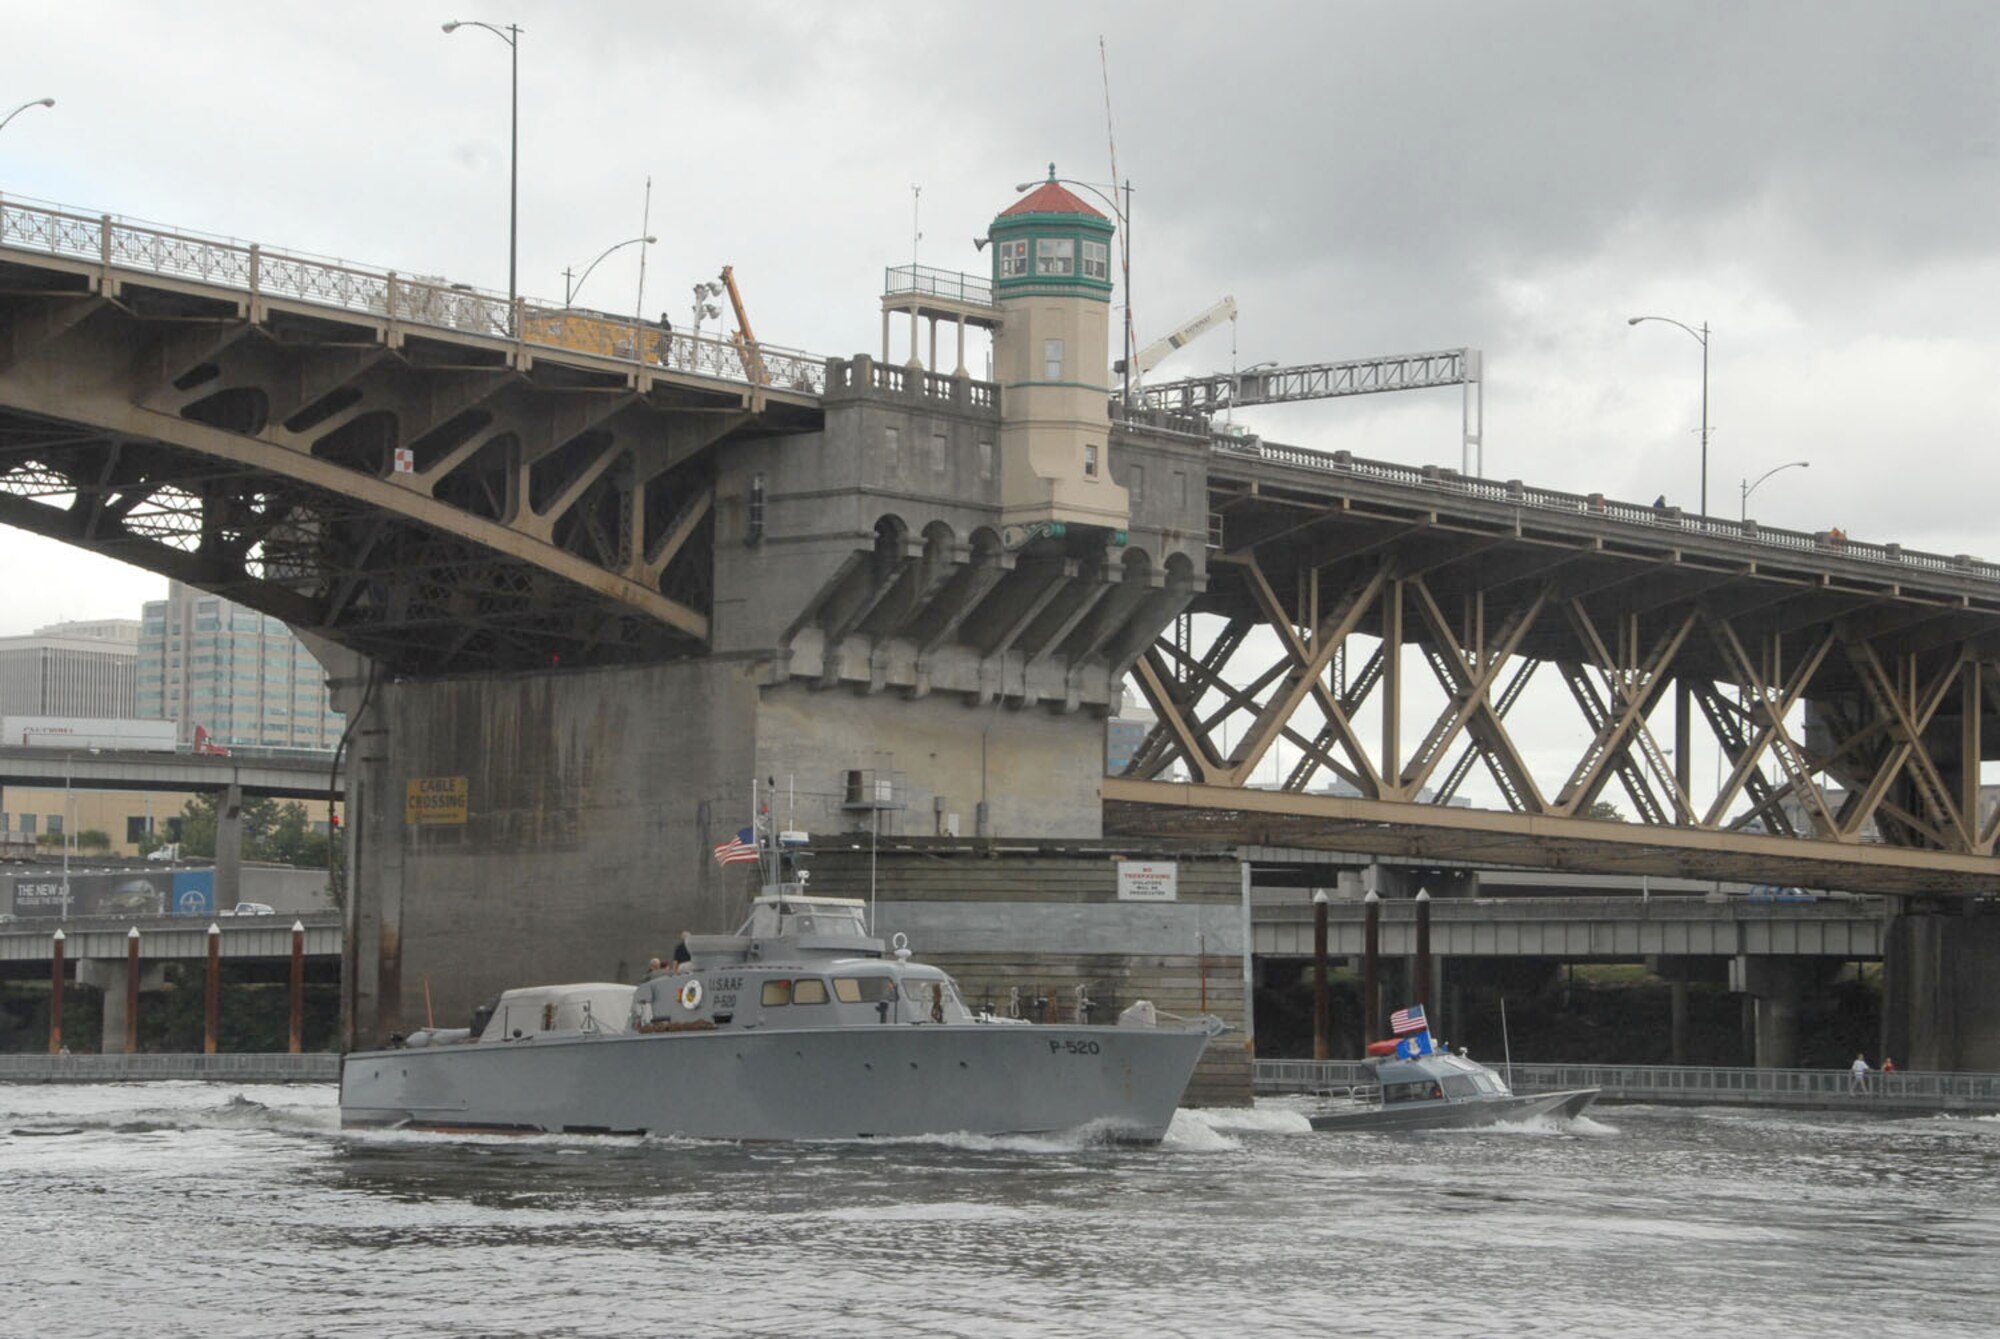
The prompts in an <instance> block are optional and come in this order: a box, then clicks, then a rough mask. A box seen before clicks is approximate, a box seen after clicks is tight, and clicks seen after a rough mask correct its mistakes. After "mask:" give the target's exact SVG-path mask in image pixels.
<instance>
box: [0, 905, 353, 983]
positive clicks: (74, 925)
mask: <svg viewBox="0 0 2000 1339" xmlns="http://www.w3.org/2000/svg"><path fill="white" fill-rule="evenodd" d="M294 924H298V925H303V926H304V927H305V931H306V944H305V951H306V956H307V957H308V958H334V959H338V958H339V957H340V956H341V943H342V934H343V931H342V928H341V915H340V913H339V912H337V911H307V912H282V911H281V912H273V913H272V914H270V915H268V916H215V917H209V916H139V917H118V916H88V917H83V916H72V917H71V918H70V919H69V920H67V921H63V920H57V919H55V918H53V917H49V916H38V917H34V918H29V919H22V920H17V921H10V922H8V923H7V924H5V925H0V971H6V972H7V973H8V974H10V975H15V976H20V975H24V974H25V975H33V973H23V972H22V971H21V970H20V968H21V966H23V965H27V964H38V965H39V966H40V968H41V971H42V973H43V974H44V975H46V974H47V972H48V966H49V963H50V962H51V961H52V957H51V954H52V945H53V943H54V938H55V932H56V931H57V930H61V931H62V932H63V957H64V959H65V960H67V961H70V962H79V961H86V960H101V961H108V962H109V961H115V962H121V963H122V962H124V961H125V960H126V953H127V946H128V941H129V939H130V937H131V933H132V931H134V930H137V931H138V932H139V961H140V962H141V963H142V964H150V963H156V962H206V961H207V960H208V927H209V926H210V925H214V926H216V927H218V928H219V929H220V930H221V931H222V933H221V935H220V936H219V938H220V940H221V943H220V945H219V952H220V953H221V955H222V957H223V959H224V960H225V961H229V960H233V959H249V958H269V959H289V958H290V957H291V956H292V926H293V925H294Z"/></svg>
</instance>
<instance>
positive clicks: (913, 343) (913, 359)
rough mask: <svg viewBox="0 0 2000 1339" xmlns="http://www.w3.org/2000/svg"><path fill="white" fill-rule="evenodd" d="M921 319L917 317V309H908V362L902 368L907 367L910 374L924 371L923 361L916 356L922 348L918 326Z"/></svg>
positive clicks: (921, 338) (919, 327)
mask: <svg viewBox="0 0 2000 1339" xmlns="http://www.w3.org/2000/svg"><path fill="white" fill-rule="evenodd" d="M921 319H922V318H920V317H919V316H918V315H917V309H916V308H915V307H912V308H910V361H909V362H908V363H906V364H904V366H906V367H908V368H909V369H910V370H911V371H912V372H921V371H923V370H924V360H923V359H922V358H920V357H918V356H917V351H918V350H920V349H922V348H923V347H924V343H923V334H922V327H921V326H919V325H918V321H919V320H921Z"/></svg>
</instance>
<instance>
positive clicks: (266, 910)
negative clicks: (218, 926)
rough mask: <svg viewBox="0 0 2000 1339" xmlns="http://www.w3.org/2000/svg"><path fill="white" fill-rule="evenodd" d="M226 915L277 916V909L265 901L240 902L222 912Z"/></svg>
mask: <svg viewBox="0 0 2000 1339" xmlns="http://www.w3.org/2000/svg"><path fill="white" fill-rule="evenodd" d="M222 914H223V915H225V916H275V915H277V914H278V913H277V909H276V908H274V907H272V906H270V905H269V904H268V903H264V902H238V903H237V904H236V905H235V906H233V907H231V908H229V910H227V911H225V912H223V913H222Z"/></svg>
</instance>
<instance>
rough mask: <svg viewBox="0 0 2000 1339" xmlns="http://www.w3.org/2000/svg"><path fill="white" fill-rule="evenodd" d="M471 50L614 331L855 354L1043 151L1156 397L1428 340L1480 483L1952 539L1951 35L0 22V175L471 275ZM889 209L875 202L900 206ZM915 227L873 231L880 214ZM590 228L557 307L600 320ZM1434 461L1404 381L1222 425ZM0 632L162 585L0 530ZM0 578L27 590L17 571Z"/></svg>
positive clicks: (1421, 416) (1162, 21)
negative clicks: (1482, 437)
mask: <svg viewBox="0 0 2000 1339" xmlns="http://www.w3.org/2000/svg"><path fill="white" fill-rule="evenodd" d="M450 18H460V19H479V20H485V21H487V22H491V23H495V24H502V25H504V24H507V23H510V22H513V23H519V24H520V25H521V26H522V27H523V28H524V29H525V31H524V33H523V35H522V38H521V45H520V58H521V60H520V101H521V143H520V173H521V226H520V233H521V236H520V255H521V260H520V265H521V288H522V290H523V291H524V292H526V293H529V294H531V295H546V296H550V297H559V296H560V295H561V293H562V288H563V275H562V271H563V269H564V267H565V266H569V267H574V268H579V269H580V268H581V267H582V266H584V265H587V264H588V263H589V262H590V261H591V259H592V258H593V257H595V256H596V255H597V254H598V253H599V252H601V251H602V250H603V249H604V248H605V247H607V246H609V245H611V244H612V243H614V242H617V241H619V240H621V239H623V238H626V237H631V236H634V235H636V234H637V233H639V231H640V225H641V216H642V208H643V205H644V201H645V181H646V179H647V177H648V176H650V177H651V178H652V181H653V191H652V220H651V229H652V231H653V232H654V233H655V234H656V235H657V236H658V237H659V244H658V245H657V246H655V247H653V248H651V249H650V253H649V258H648V262H647V279H646V283H647V289H646V298H645V306H646V308H647V309H648V311H649V312H651V311H657V310H660V309H667V310H670V311H672V312H673V313H674V315H675V319H676V322H677V323H679V322H680V321H681V320H682V319H683V316H684V313H685V312H686V309H687V305H688V291H689V286H690V285H691V284H692V283H693V282H695V281H696V280H698V279H702V278H707V277H711V276H713V275H714V273H715V272H716V270H717V269H718V268H719V267H720V266H721V265H723V264H725V263H727V264H731V265H733V266H735V271H736V275H737V278H738V280H739V282H740V283H741V285H742V287H743V290H744V294H745V298H746V301H747V304H748V306H749V309H750V313H751V316H752V318H753V321H754V323H755V327H756V332H757V334H758V336H759V337H760V338H762V339H764V340H765V341H767V342H770V343H776V344H784V345H789V346H793V347H796V348H802V349H807V350H811V351H813V352H815V353H820V354H845V353H853V352H859V351H865V350H869V349H872V348H873V347H874V346H875V344H876V342H877V340H878V339H879V316H878V314H877V305H876V300H877V298H878V296H879V294H880V291H881V281H882V267H883V266H885V265H890V264H898V263H903V262H906V261H907V260H908V259H909V258H910V256H911V254H912V250H913V245H914V248H915V250H916V253H917V255H918V258H919V259H920V260H921V261H922V262H923V263H924V264H927V265H935V266H940V267H944V268H952V269H961V268H962V269H968V270H983V269H984V266H985V259H986V258H985V255H984V253H975V252H974V251H973V249H972V247H971V238H972V237H974V236H975V235H977V234H980V233H983V232H984V231H985V226H986V224H987V223H988V222H989V221H990V220H991V218H992V216H993V215H994V214H995V213H997V212H998V211H999V210H1001V209H1003V208H1005V207H1006V206H1007V205H1008V204H1010V203H1011V202H1012V201H1013V200H1014V199H1015V198H1016V197H1015V195H1014V191H1013V187H1014V184H1015V183H1016V182H1020V181H1023V180H1026V179H1029V178H1034V177H1039V176H1041V175H1043V174H1044V173H1046V172H1047V170H1048V164H1049V163H1050V162H1051V161H1054V162H1055V163H1056V165H1057V167H1058V169H1059V170H1060V171H1061V172H1062V173H1063V174H1064V175H1069V176H1076V177H1081V178H1084V179H1087V180H1090V181H1095V182H1108V181H1110V180H1111V179H1112V169H1111V164H1110V161H1109V158H1110V155H1109V148H1108V144H1107V134H1106V129H1107V127H1106V108H1105V90H1104V83H1103V80H1102V77H1101V73H1100V66H1099V45H1098V43H1099V38H1100V37H1102V38H1103V40H1104V44H1105V50H1106V52H1107V54H1108V64H1109V73H1110V93H1111V99H1110V101H1111V116H1112V119H1113V123H1114V127H1115V132H1116V143H1117V170H1118V177H1119V178H1120V179H1129V181H1130V182H1131V184H1132V204H1133V208H1132V214H1133V223H1134V225H1135V227H1134V231H1133V234H1132V275H1133V288H1134V299H1133V310H1134V312H1135V315H1136V320H1137V325H1138V333H1139V338H1140V341H1141V342H1142V343H1143V342H1145V341H1147V340H1150V339H1152V338H1154V337H1156V336H1158V335H1160V334H1163V333H1165V332H1166V331H1167V330H1169V329H1171V328H1172V327H1173V326H1175V325H1177V324H1179V323H1180V322H1181V321H1183V320H1185V319H1187V318H1188V317H1190V316H1192V315H1194V314H1195V313H1196V312H1198V311H1200V310H1202V309H1203V308H1204V307H1206V306H1207V305H1208V304H1210V303H1211V302H1213V301H1215V300H1216V299H1217V298H1219V297H1221V296H1223V295H1224V294H1230V295H1233V296H1234V297H1235V298H1236V300H1237V303H1238V304H1239V306H1240V309H1241V315H1240V318H1239V320H1238V321H1237V323H1236V325H1235V327H1234V329H1233V330H1232V329H1231V328H1229V327H1224V328H1222V329H1219V330H1217V331H1215V332H1213V333H1211V334H1208V335H1206V336H1204V337H1203V338H1202V339H1200V340H1197V341H1195V342H1194V343H1193V344H1191V345H1189V346H1188V347H1187V348H1186V349H1184V350H1183V351H1181V352H1180V353H1178V354H1176V355H1175V357H1174V359H1173V360H1172V361H1170V362H1168V363H1166V364H1164V365H1163V366H1162V367H1161V368H1160V369H1159V371H1158V373H1157V374H1156V375H1157V376H1159V377H1167V376H1171V375H1177V374H1178V375H1191V374H1194V373H1198V372H1204V371H1214V370H1220V369H1225V368H1227V367H1229V366H1230V364H1231V360H1232V358H1234V359H1235V361H1236V362H1237V364H1238V365H1240V366H1248V365H1250V364H1252V363H1256V362H1261V361H1265V360H1271V359H1275V360H1278V361H1280V362H1287V363H1295V362H1313V361H1321V360H1327V359H1335V358H1347V357H1359V356H1365V355H1371V354H1388V353H1406V352H1419V351H1426V350H1433V349H1443V348H1452V347H1456V346H1460V345H1471V346H1473V347H1476V348H1479V349H1482V350H1483V351H1484V352H1485V357H1486V375H1487V385H1486V406H1485V409H1486V447H1485V466H1486V473H1487V474H1489V475H1492V476H1496V477H1503V478H1508V477H1512V478H1521V479H1524V480H1527V481H1529V482H1530V483H1534V484H1539V485H1544V486H1548V487H1554V488H1564V489H1570V490H1575V491H1593V490H1602V491H1604V492H1606V493H1608V494H1611V495H1614V496H1622V497H1628V498H1632V499H1636V500H1638V501H1641V502H1645V501H1650V500H1651V499H1652V498H1653V497H1654V496H1655V495H1656V494H1659V493H1665V494H1666V495H1667V497H1668V498H1669V499H1670V500H1671V501H1674V502H1676V503H1681V504H1684V505H1687V506H1689V507H1690V508H1691V507H1692V506H1693V504H1694V501H1695V497H1696V494H1697V492H1698V490H1699V487H1700V480H1699V438H1698V429H1699V423H1700V376H1701V349H1700V347H1699V345H1698V344H1697V343H1696V342H1695V341H1694V340H1693V339H1691V338H1689V337H1688V336H1687V335H1686V334H1684V333H1682V332H1681V331H1679V330H1676V329H1674V328H1673V327H1671V326H1667V325H1661V324H1647V325H1641V326H1638V327H1628V326H1627V324H1626V321H1625V318H1626V317H1628V316H1631V315H1637V314H1642V313H1646V314H1659V315H1663V316H1670V317H1673V318H1675V319H1678V320H1681V321H1684V322H1686V323H1687V324H1689V325H1691V326H1699V325H1701V324H1702V323H1703V322H1707V323H1709V324H1710V325H1711V326H1712V328H1713V332H1714V333H1713V336H1712V339H1711V344H1710V353H1711V366H1710V381H1711V386H1710V420H1711V422H1712V424H1713V435H1712V441H1711V447H1710V466H1709V503H1710V510H1711V511H1712V512H1715V513H1717V514H1722V515H1729V516H1734V515H1735V514H1736V510H1737V505H1738V496H1739V494H1738V490H1739V486H1740V483H1741V481H1742V480H1743V479H1745V478H1752V479H1754V478H1755V477H1756V476H1758V475H1759V474H1761V473H1762V472H1763V471H1764V470H1766V469H1769V468H1771V467H1772V466H1775V465H1779V464H1782V463H1784V462H1786V461H1789V460H1795V459H1810V460H1811V462H1812V467H1811V468H1810V469H1808V470H1789V471H1786V472H1784V473H1782V474H1779V475H1777V476H1775V477H1773V478H1772V479H1770V480H1769V481H1768V482H1767V483H1765V485H1764V486H1763V487H1762V488H1760V489H1759V491H1758V492H1757V493H1756V494H1755V495H1754V497H1753V498H1752V499H1751V503H1752V505H1751V512H1752V514H1753V515H1755V516H1757V517H1758V518H1759V519H1761V520H1763V521H1765V522H1766V523H1768V524H1773V525H1784V526H1791V527H1795V528H1800V529H1809V530H1810V529H1823V528H1825V527H1827V526H1831V525H1839V526H1841V527H1843V528H1844V529H1846V530H1847V531H1848V532H1849V533H1850V534H1852V535H1854V536H1856V537H1857V538H1866V539H1879V540H1892V539H1893V540H1899V541H1901V542H1902V543H1904V544H1906V545H1908V546H1911V547H1916V548H1926V549H1932V550H1938V551H1942V552H1946V553H1956V552H1970V553H1975V554H1981V555H1983V556H1987V557H2000V544H1996V543H1994V542H1993V540H1992V538H1991V533H1990V528H1989V524H1988V512H1987V509H1988V508H1989V507H1991V506H1992V505H1993V499H1994V498H1995V497H1996V496H2000V489H1996V484H2000V452H1996V451H1995V450H1993V449H1992V447H1991V446H1990V445H1989V443H1990V442H1991V440H1992V439H1993V437H1994V435H1995V434H1994V430H1993V425H1994V423H1995V420H1996V413H1995V410H1996V407H2000V378H1996V376H1995V373H1994V369H1995V368H1996V367H2000V333H1996V326H2000V254H1996V246H1997V245H2000V227H1996V218H1995V215H1996V202H1997V199H2000V185H1996V144H2000V106H1996V103H2000V78H1996V73H2000V72H1997V71H1996V69H1995V65H1996V61H2000V6H1995V5H1991V4H1982V3H1927V4H1917V5H1888V4H1861V3H1842V2H1840V0H1832V2H1829V0H1812V2H1810V3H1807V2H1804V0H1801V2H1799V3H1755V0H1750V2H1748V3H1744V2H1743V0H1736V2H1734V3H1699V2H1697V0H1671V2H1670V3H1667V2H1662V3H1656V4H1650V5H1638V4H1606V3H1601V2H1598V0H1589V2H1585V0H1573V2H1557V0H1542V2H1539V3H1529V2H1517V3H1495V2H1494V0H1484V2H1479V3H1475V2H1471V0H1466V2H1462V3H1427V4H1394V5H1391V4H1379V3H1378V4H1360V3H1346V2H1345V0H1321V2H1320V3H1299V4H1280V3H1268V4H1260V3H1254V2H1252V0H1239V2H1238V3H1234V4H1229V5H1215V4H1200V5H1196V4H1176V3H1160V2H1158V0H1155V2H1154V3H1146V4H1137V3H1134V4H1121V3H1087V2H1085V3H1068V4H1041V3H1034V2H1033V0H1029V3H1025V4H1022V5H1017V6H1012V7H1007V8H1004V9H1000V10H996V9H994V8H993V7H991V6H974V5H970V4H945V3H936V2H935V0H933V2H932V3H910V4H889V3H877V4H870V3H865V2H856V3H848V4H843V5H838V6H835V5H807V4H776V3H767V4H758V3H743V2H742V0H738V2H736V3H731V4H728V5H693V4H676V3H648V4H639V3H599V4H574V3H573V4H556V3H545V2H543V0H511V2H510V3H502V4H488V3H470V4H462V5H453V4H432V3H428V0H414V2H406V3H394V4H389V3H345V4H340V5H313V6H306V5H285V4H276V3H271V2H270V0H263V2H262V3H222V2H213V3H184V4H174V5H158V4H143V5H142V4H136V3H134V4H126V5H113V4H103V3H68V4H65V5H62V6H53V5H49V4H46V3H41V2H37V3H25V2H23V0H0V34H4V40H0V116H4V115H5V114H6V112H7V111H8V110H9V109H11V108H12V107H14V106H15V105H16V104H18V103H21V102H25V101H27V100H29V99H32V98H39V97H44V96H49V97H54V98H55V99H56V100H57V103H56V106H55V107H54V108H53V109H43V108H31V109H29V110H28V111H26V112H24V113H22V114H21V115H20V116H19V117H17V118H16V119H15V120H14V122H13V123H12V124H11V125H10V126H8V127H7V129H6V130H5V131H4V132H0V193H6V194H9V195H22V196H31V197H37V198H40V199H43V200H50V201H56V202H61V203H65V204H69V205H75V206H80V207H83V208H87V209H89V210H92V211H106V212H112V213H118V214H123V215H127V216H131V217H136V218H144V219H150V220H155V221H158V222H162V223H167V224H172V225H179V226H181V227H185V228H188V229H191V230H196V231H203V232H210V233H223V234H228V235H232V236H236V237H241V238H245V239H250V240H256V241H259V242H262V243H264V244H265V245H267V246H271V247H275V248H281V249H287V250H296V251H306V252H313V253H318V254H323V255H331V256H339V257H343V258H346V259H349V260H355V261H365V262H369V263H373V264H378V265H382V266H385V267H393V268H396V269H398V270H401V271H405V272H411V273H430V274H441V275H447V276H450V277H451V278H452V279H454V280H457V281H461V282H468V283H473V284H477V285H480V286H483V287H488V288H495V289H504V288H505V286H506V279H507V212H506V211H507V171H508V148H507V114H508V86H507V51H506V48H505V47H504V46H503V45H502V44H501V43H500V42H499V41H498V40H496V39H495V38H494V37H493V36H492V35H490V34H488V33H484V32H480V31H477V30H461V31H459V32H457V33H455V34H453V35H451V36H446V35H444V34H443V33H441V32H440V31H439V26H440V24H441V23H442V22H443V21H444V20H446V19H450ZM912 186H921V188H922V194H921V197H920V200H918V201H915V202H914V203H916V204H917V205H918V210H917V216H916V217H915V218H914V219H913V194H912V190H911V188H912ZM917 228H920V229H921V231H922V233H923V237H922V239H921V241H920V242H917V241H915V239H914V238H913V231H915V229H917ZM636 258H637V248H628V249H627V250H625V251H623V252H621V253H619V254H617V255H614V256H612V257H611V258H610V259H608V260H606V261H605V262H604V264H603V265H601V266H600V267H599V268H598V270H597V271H596V273H595V274H593V275H592V277H591V280H590V285H589V287H588V288H587V289H586V290H584V292H583V293H582V294H581V295H580V297H581V300H582V301H584V302H586V303H590V304H593V305H600V306H605V307H612V308H620V309H622V308H624V307H626V306H627V305H629V304H631V303H633V302H634V301H636V299H637V296H638V295H637V268H636V264H635V263H634V262H635V261H636ZM1246 418H1247V419H1248V421H1249V423H1250V425H1251V426H1252V427H1254V428H1256V429H1257V430H1259V431H1261V432H1263V433H1264V434H1265V435H1266V436H1268V437H1271V438H1273V439H1276V440H1281V441H1288V442H1295V443H1298V444H1301V445H1307V446H1315V447H1321V448H1325V449H1328V450H1332V449H1338V448H1346V449H1348V450H1351V451H1353V452H1355V453H1356V454H1358V455H1365V456H1373V457H1378V458H1384V459H1390V460H1398V461H1404V462H1408V463H1439V464H1446V465H1456V464H1457V463H1458V459H1459V454H1460V443H1459V435H1458V434H1459V401H1458V396H1457V393H1456V392H1453V391H1426V392H1415V393H1409V394H1404V395H1399V396H1376V397H1370V398H1367V399H1362V400H1354V401H1348V402H1334V403H1322V404H1316V405H1300V406H1289V407H1283V408H1273V409H1268V410H1264V411H1260V412H1258V413H1257V414H1255V415H1254V416H1246ZM0 571H6V572H7V573H8V574H9V576H10V578H11V579H9V580H7V581H6V582H5V583H4V584H0V633H8V632H20V631H26V630H27V629H29V628H31V627H33V626H35V625H37V624H40V623H44V622H49V621H52V620H55V619H58V618H67V617H100V616H110V615H117V614H136V612H137V606H138V602H139V601H140V600H142V599H145V598H149V597H150V596H151V595H152V594H153V593H154V592H156V591H157V590H158V589H159V588H160V587H161V586H162V584H163V583H161V582H160V581H159V580H158V579H157V578H153V577H150V576H148V575H146V574H144V573H137V572H133V571H131V570H130V569H124V568H120V567H117V566H116V565H112V564H107V563H104V562H102V561H101V560H95V559H91V558H89V557H88V556H86V555H82V554H79V553H77V552H76V551H73V550H69V549H66V548H62V547H61V546H56V545H52V544H48V543H46V542H44V541H38V540H31V539H29V538H27V537H25V536H22V535H21V534H19V533H18V532H13V531H0ZM20 574H27V577H26V579H21V576H20Z"/></svg>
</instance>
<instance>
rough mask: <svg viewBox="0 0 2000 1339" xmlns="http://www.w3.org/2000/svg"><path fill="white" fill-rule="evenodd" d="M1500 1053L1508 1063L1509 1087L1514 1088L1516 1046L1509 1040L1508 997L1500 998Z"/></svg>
mask: <svg viewBox="0 0 2000 1339" xmlns="http://www.w3.org/2000/svg"><path fill="white" fill-rule="evenodd" d="M1500 1052H1501V1054H1502V1055H1503V1056H1505V1057H1506V1061H1507V1086H1508V1088H1510V1089H1511V1088H1512V1087H1513V1086H1514V1046H1513V1043H1512V1042H1510V1041H1508V1040H1507V997H1506V996H1505V995H1502V996H1501V997H1500Z"/></svg>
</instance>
